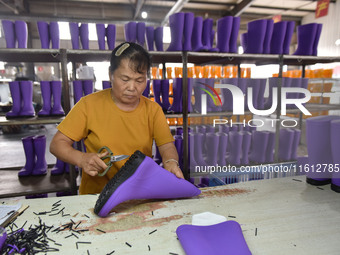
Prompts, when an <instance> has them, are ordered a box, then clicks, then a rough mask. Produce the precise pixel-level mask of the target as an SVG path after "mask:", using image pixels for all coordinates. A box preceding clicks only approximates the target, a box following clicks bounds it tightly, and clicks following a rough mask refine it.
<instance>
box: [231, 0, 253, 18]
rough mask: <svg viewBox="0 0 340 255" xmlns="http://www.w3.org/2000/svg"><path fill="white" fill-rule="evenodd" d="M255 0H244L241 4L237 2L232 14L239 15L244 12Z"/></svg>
mask: <svg viewBox="0 0 340 255" xmlns="http://www.w3.org/2000/svg"><path fill="white" fill-rule="evenodd" d="M253 1H254V0H243V1H242V2H240V3H239V4H237V5H236V6H235V7H234V8H233V9H232V10H231V11H230V14H231V16H234V17H238V16H240V15H241V14H242V12H244V11H245V10H246V9H247V8H248V7H249V6H250V5H251V3H252V2H253Z"/></svg>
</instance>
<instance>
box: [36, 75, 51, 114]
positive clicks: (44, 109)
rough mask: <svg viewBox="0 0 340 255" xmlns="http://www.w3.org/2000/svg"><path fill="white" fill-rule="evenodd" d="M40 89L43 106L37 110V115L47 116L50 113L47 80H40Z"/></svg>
mask: <svg viewBox="0 0 340 255" xmlns="http://www.w3.org/2000/svg"><path fill="white" fill-rule="evenodd" d="M40 90H41V97H42V101H43V107H42V109H41V110H40V111H39V112H38V116H39V117H47V116H50V115H51V109H52V105H51V99H52V98H51V95H52V93H51V84H50V82H49V81H41V82H40Z"/></svg>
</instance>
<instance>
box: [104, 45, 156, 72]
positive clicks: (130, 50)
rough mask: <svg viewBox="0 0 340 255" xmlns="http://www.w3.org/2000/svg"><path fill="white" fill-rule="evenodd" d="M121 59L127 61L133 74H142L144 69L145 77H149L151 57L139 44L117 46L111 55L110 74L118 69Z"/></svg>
mask: <svg viewBox="0 0 340 255" xmlns="http://www.w3.org/2000/svg"><path fill="white" fill-rule="evenodd" d="M122 59H129V61H130V62H129V66H130V67H131V69H132V70H134V71H135V72H138V73H143V71H145V69H146V71H147V75H148V76H149V75H150V67H151V57H150V55H149V53H148V52H147V51H146V50H145V49H144V48H143V47H142V46H140V45H139V44H137V43H133V42H124V43H121V44H119V45H118V46H117V47H116V48H115V49H114V50H113V51H112V53H111V60H110V71H111V72H114V71H115V70H116V69H117V68H118V67H119V65H120V62H121V61H122Z"/></svg>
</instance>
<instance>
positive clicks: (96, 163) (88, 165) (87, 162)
mask: <svg viewBox="0 0 340 255" xmlns="http://www.w3.org/2000/svg"><path fill="white" fill-rule="evenodd" d="M106 155H108V152H107V151H105V152H103V153H83V155H82V158H81V163H80V167H81V168H82V170H83V171H85V173H87V174H88V175H90V176H96V175H98V173H99V172H102V171H104V170H105V169H106V167H107V165H106V164H105V162H104V161H103V160H102V159H101V158H102V157H104V156H106Z"/></svg>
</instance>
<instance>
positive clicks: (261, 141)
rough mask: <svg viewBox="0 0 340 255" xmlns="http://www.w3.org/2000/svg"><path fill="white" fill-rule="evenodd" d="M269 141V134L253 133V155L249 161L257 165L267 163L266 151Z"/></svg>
mask: <svg viewBox="0 0 340 255" xmlns="http://www.w3.org/2000/svg"><path fill="white" fill-rule="evenodd" d="M268 139H269V132H263V131H253V132H252V141H251V144H252V145H251V148H252V149H251V153H250V155H249V159H250V161H252V162H255V163H261V164H262V163H265V162H266V151H267V145H268Z"/></svg>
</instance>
